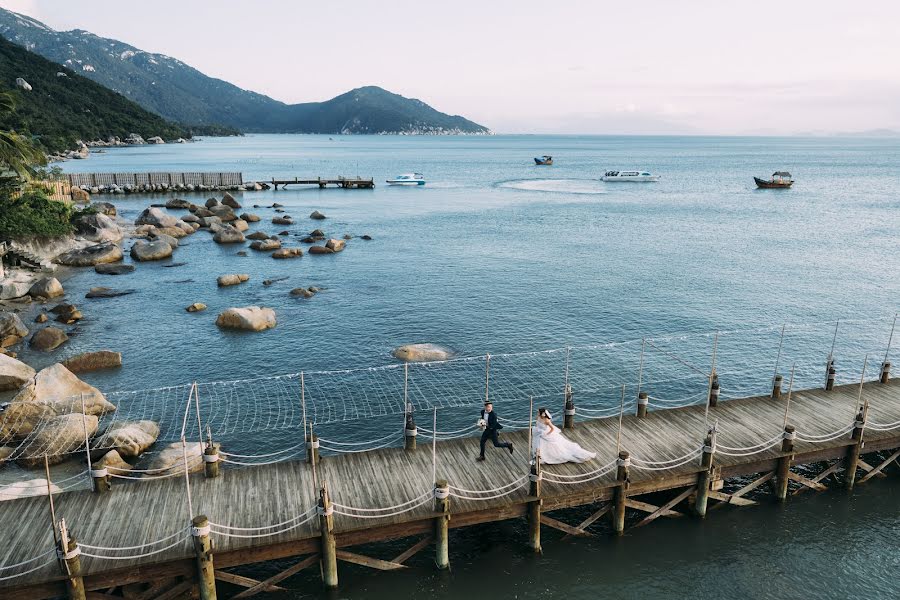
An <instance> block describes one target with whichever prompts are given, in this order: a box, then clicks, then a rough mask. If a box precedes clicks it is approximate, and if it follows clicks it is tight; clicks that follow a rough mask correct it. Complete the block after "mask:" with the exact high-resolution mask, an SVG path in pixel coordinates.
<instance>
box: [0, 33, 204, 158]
mask: <svg viewBox="0 0 900 600" xmlns="http://www.w3.org/2000/svg"><path fill="white" fill-rule="evenodd" d="M17 79H22V80H24V82H25V84H27V85H17V82H16V80H17ZM27 86H30V88H31V89H30V90H27V89H25V88H26V87H27ZM12 88H15V89H16V90H17V94H16V95H17V105H16V111H15V112H14V113H12V114H10V115H7V116H5V117H2V118H0V129H2V130H10V129H12V130H15V131H17V132H19V133H22V134H30V135H33V136H37V138H38V141H39V142H40V144H41V145H42V146H43V147H44V148H45V149H46V150H47V151H48V152H61V151H64V150H67V149H72V148H74V147H75V141H76V140H83V141H86V142H87V141H90V140H96V139H107V138H108V137H109V136H117V137H120V138H123V139H124V138H125V137H126V136H128V135H129V134H130V133H137V134H139V135H141V136H143V137H144V138H149V137H153V136H160V137H162V138H163V139H166V140H174V139H177V138H180V137H184V138H187V137H190V133H189V132H188V131H187V130H185V129H184V128H183V127H181V126H180V125H176V124H174V123H171V122H169V121H167V120H165V119H163V118H162V117H160V116H159V115H156V114H153V113H151V112H149V111H147V110H145V109H143V108H141V107H140V106H138V105H137V104H135V103H134V102H132V101H131V100H129V99H127V98H125V97H123V96H121V95H119V94H117V93H116V92H113V91H112V90H109V89H107V88H105V87H103V86H102V85H100V84H98V83H95V82H93V81H91V80H90V79H87V78H85V77H82V76H81V75H79V74H77V73H75V72H74V71H71V70H69V69H65V68H62V67H60V66H59V65H58V64H56V63H53V62H50V61H49V60H47V59H45V58H43V57H41V56H38V55H37V54H34V53H32V52H29V51H27V50H25V49H24V48H22V47H21V46H19V45H18V44H13V43H11V42H8V41H6V40H5V39H3V38H0V89H2V90H7V89H12Z"/></svg>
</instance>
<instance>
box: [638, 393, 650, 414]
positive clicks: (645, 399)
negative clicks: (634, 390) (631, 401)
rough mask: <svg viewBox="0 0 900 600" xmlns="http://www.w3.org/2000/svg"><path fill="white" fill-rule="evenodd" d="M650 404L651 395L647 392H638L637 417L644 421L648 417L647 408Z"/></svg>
mask: <svg viewBox="0 0 900 600" xmlns="http://www.w3.org/2000/svg"><path fill="white" fill-rule="evenodd" d="M649 404H650V395H649V394H648V393H647V392H638V399H637V416H638V418H639V419H643V418H644V417H646V416H647V407H648V406H649Z"/></svg>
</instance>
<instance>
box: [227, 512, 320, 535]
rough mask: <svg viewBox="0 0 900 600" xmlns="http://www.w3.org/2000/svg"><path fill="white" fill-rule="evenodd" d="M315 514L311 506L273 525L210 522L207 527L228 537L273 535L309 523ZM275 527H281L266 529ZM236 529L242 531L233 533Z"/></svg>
mask: <svg viewBox="0 0 900 600" xmlns="http://www.w3.org/2000/svg"><path fill="white" fill-rule="evenodd" d="M316 516H317V513H316V507H312V508H310V509H309V510H307V511H306V512H303V513H300V514H299V515H297V516H295V517H292V518H290V519H288V520H286V521H282V522H281V523H275V524H273V525H262V526H260V527H235V526H233V525H223V524H221V523H213V522H210V523H209V527H210V532H212V533H214V534H216V535H221V536H224V537H228V538H239V539H258V538H265V537H273V536H276V535H281V534H283V533H287V532H289V531H293V530H294V529H297V528H298V527H301V526H303V525H305V524H306V523H309V522H310V521H311V520H312V519H314V518H315V517H316ZM277 527H281V529H276V530H275V531H267V530H268V529H275V528H277ZM236 531H237V532H243V533H234V532H236ZM250 532H254V533H250Z"/></svg>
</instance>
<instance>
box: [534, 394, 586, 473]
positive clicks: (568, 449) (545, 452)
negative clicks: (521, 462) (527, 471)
mask: <svg viewBox="0 0 900 600" xmlns="http://www.w3.org/2000/svg"><path fill="white" fill-rule="evenodd" d="M531 433H532V435H531V453H532V455H534V453H535V452H536V451H538V450H540V451H541V463H543V464H548V465H558V464H562V463H567V462H576V463H582V462H586V461H589V460H591V459H593V458H594V457H595V456H597V453H596V452H588V451H587V450H585V449H584V448H582V447H581V446H579V445H578V444H576V443H575V442H573V441H571V440H568V439H566V437H565V436H564V435H563V434H562V433H561V432H560V431H559V427H557V426H556V425H554V424H553V421H552V420H551V417H550V412H549V411H548V410H547V409H546V408H539V409H538V416H537V420H536V421H535V423H534V429H533V430H532V432H531Z"/></svg>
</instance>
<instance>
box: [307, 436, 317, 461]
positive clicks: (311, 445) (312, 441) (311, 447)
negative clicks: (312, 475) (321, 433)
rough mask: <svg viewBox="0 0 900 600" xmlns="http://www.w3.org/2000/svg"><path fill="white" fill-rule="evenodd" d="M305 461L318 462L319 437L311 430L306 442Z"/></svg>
mask: <svg viewBox="0 0 900 600" xmlns="http://www.w3.org/2000/svg"><path fill="white" fill-rule="evenodd" d="M310 429H312V427H310ZM306 462H308V463H309V464H311V465H317V464H319V437H318V436H317V435H316V434H314V433H312V432H310V434H309V439H308V440H307V442H306Z"/></svg>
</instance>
